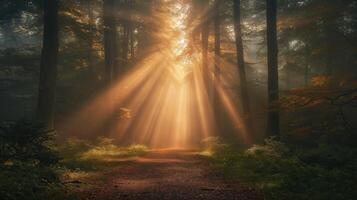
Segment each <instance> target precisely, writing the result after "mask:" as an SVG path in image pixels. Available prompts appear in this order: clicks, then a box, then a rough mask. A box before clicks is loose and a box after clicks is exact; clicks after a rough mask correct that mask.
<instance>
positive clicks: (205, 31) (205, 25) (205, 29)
mask: <svg viewBox="0 0 357 200" xmlns="http://www.w3.org/2000/svg"><path fill="white" fill-rule="evenodd" d="M201 6H202V7H201V8H202V12H207V9H208V1H206V0H203V1H201ZM201 22H202V23H201V42H202V73H203V80H204V82H205V86H206V88H207V92H208V94H209V95H210V89H211V88H210V81H209V67H208V36H209V21H208V15H207V14H205V15H203V16H202V19H201Z"/></svg>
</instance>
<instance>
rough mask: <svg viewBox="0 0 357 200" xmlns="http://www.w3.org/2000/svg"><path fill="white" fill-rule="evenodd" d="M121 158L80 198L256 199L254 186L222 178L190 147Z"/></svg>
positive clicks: (93, 199)
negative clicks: (119, 162) (102, 179)
mask: <svg viewBox="0 0 357 200" xmlns="http://www.w3.org/2000/svg"><path fill="white" fill-rule="evenodd" d="M123 162H124V163H121V164H120V167H119V166H118V167H117V168H114V169H113V170H110V171H108V172H105V173H103V174H102V176H104V178H105V181H104V183H103V184H102V183H100V184H99V183H95V180H92V181H94V182H93V183H92V184H93V185H95V187H94V188H91V189H88V190H87V191H86V190H84V191H82V192H81V193H82V195H81V196H82V197H83V199H88V200H97V199H98V200H99V199H100V200H104V199H105V200H126V199H133V200H141V199H144V200H151V199H152V200H161V199H168V200H176V199H179V200H194V199H202V200H204V199H207V200H208V199H209V200H215V199H217V200H230V199H232V200H233V199H237V200H253V199H254V200H255V199H258V197H257V196H258V195H257V193H256V192H255V191H254V190H252V189H249V188H247V187H243V186H241V185H239V184H238V183H228V182H226V181H224V180H223V177H222V174H221V173H219V172H218V171H216V170H214V168H213V167H212V166H210V162H209V161H208V160H207V159H205V158H204V157H202V156H200V155H198V154H197V152H194V151H188V150H155V151H150V152H149V153H148V154H146V155H145V156H142V157H138V158H135V159H133V160H129V161H123ZM102 178H103V177H102Z"/></svg>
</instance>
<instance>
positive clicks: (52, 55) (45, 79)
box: [37, 0, 59, 129]
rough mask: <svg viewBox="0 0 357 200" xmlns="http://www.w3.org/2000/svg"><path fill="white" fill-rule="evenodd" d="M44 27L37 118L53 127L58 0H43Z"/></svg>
mask: <svg viewBox="0 0 357 200" xmlns="http://www.w3.org/2000/svg"><path fill="white" fill-rule="evenodd" d="M43 6H44V15H43V21H44V28H43V44H42V55H41V66H40V82H39V94H38V106H37V119H38V120H39V121H41V122H43V123H44V125H46V126H47V127H48V128H50V129H52V128H53V127H54V117H55V94H56V79H57V59H58V46H59V41H58V40H59V39H58V0H51V1H47V0H45V1H43Z"/></svg>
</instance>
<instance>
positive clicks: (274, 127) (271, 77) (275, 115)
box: [266, 0, 280, 136]
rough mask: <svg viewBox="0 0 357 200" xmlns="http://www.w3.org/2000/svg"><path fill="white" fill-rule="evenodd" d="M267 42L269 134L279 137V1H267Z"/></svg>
mask: <svg viewBox="0 0 357 200" xmlns="http://www.w3.org/2000/svg"><path fill="white" fill-rule="evenodd" d="M266 2H267V41H268V105H269V111H268V124H267V134H269V135H275V136H279V134H280V116H279V108H278V101H279V74H278V73H279V72H278V39H277V0H267V1H266Z"/></svg>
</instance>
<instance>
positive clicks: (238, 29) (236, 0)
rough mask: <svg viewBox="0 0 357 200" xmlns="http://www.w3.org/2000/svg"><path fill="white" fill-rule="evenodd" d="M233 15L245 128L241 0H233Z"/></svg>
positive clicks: (246, 109) (246, 106)
mask: <svg viewBox="0 0 357 200" xmlns="http://www.w3.org/2000/svg"><path fill="white" fill-rule="evenodd" d="M233 15H234V32H235V43H236V51H237V67H238V72H239V80H240V93H241V100H242V109H243V114H244V118H245V124H246V126H247V128H249V129H250V128H251V127H250V125H249V124H250V119H249V116H250V104H249V96H248V84H247V77H246V70H245V61H244V47H243V39H242V26H241V1H240V0H233Z"/></svg>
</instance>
